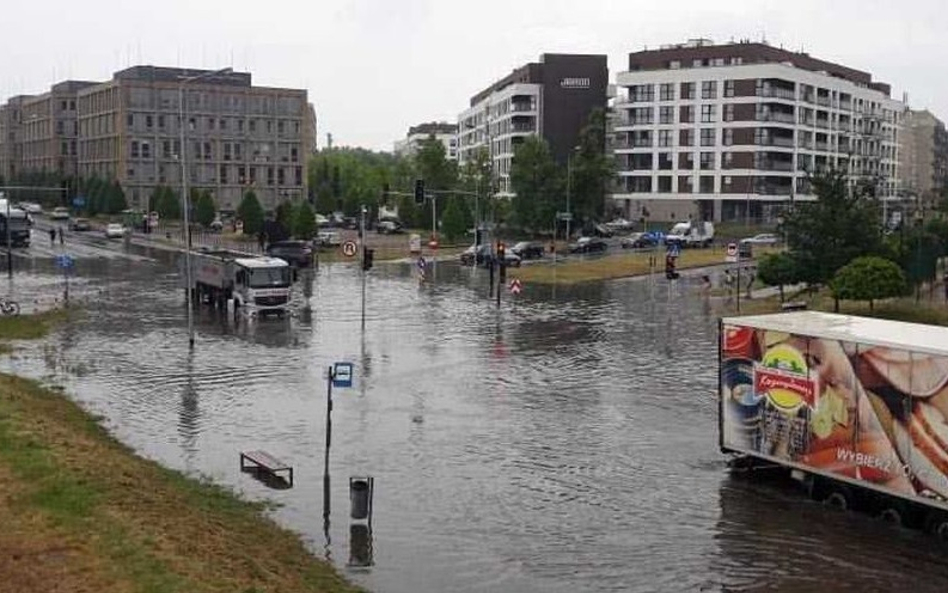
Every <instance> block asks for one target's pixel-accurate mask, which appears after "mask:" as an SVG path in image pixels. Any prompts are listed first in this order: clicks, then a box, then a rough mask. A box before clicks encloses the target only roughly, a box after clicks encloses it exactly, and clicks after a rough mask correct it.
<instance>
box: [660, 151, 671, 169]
mask: <svg viewBox="0 0 948 593" xmlns="http://www.w3.org/2000/svg"><path fill="white" fill-rule="evenodd" d="M673 165H674V161H673V160H672V153H670V152H660V153H658V169H659V170H660V171H670V170H671V169H672V167H673Z"/></svg>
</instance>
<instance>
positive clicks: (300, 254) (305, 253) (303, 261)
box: [267, 241, 313, 268]
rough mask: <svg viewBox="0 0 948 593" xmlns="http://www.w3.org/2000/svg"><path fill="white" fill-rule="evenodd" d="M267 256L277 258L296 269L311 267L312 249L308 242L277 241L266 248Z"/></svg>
mask: <svg viewBox="0 0 948 593" xmlns="http://www.w3.org/2000/svg"><path fill="white" fill-rule="evenodd" d="M267 255H269V256H270V257H278V258H280V259H282V260H283V261H285V262H286V263H288V264H290V265H291V266H296V267H298V268H308V267H310V266H312V265H313V248H312V246H311V245H310V243H309V241H277V242H276V243H271V244H270V245H269V246H268V247H267Z"/></svg>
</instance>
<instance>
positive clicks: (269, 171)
mask: <svg viewBox="0 0 948 593" xmlns="http://www.w3.org/2000/svg"><path fill="white" fill-rule="evenodd" d="M267 185H273V167H267Z"/></svg>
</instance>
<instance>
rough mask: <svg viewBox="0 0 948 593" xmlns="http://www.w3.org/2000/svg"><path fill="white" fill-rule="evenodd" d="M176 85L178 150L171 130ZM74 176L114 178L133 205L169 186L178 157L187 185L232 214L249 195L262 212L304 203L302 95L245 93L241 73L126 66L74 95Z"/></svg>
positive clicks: (311, 143)
mask: <svg viewBox="0 0 948 593" xmlns="http://www.w3.org/2000/svg"><path fill="white" fill-rule="evenodd" d="M197 76H205V78H201V79H199V80H194V81H193V82H189V83H187V84H186V85H184V96H185V102H184V103H185V104H184V113H185V116H184V117H185V122H186V123H185V128H184V138H185V144H184V146H183V147H182V145H181V138H182V130H181V128H180V127H179V111H180V105H179V93H180V90H181V88H182V81H183V80H185V79H187V78H191V77H197ZM78 107H79V137H80V140H79V174H80V175H81V176H82V177H89V176H91V175H93V174H95V175H98V176H100V177H108V178H113V179H117V180H118V181H119V183H121V185H122V187H123V188H125V193H126V196H127V197H128V201H129V203H130V204H131V205H132V206H133V207H138V208H144V207H146V206H147V203H148V198H149V196H150V195H151V193H152V192H153V191H154V188H155V186H156V185H158V184H162V185H169V186H172V187H179V186H180V184H181V166H180V161H181V158H182V156H183V157H184V159H185V161H186V163H187V175H188V181H189V185H190V187H193V188H196V189H202V190H203V189H207V190H210V191H211V194H212V195H213V196H214V198H215V201H216V203H217V206H218V208H220V209H221V210H235V209H236V208H237V206H238V204H239V203H240V200H241V198H242V196H243V193H244V192H245V191H246V190H248V189H253V190H254V192H255V193H256V194H257V197H258V198H260V200H261V203H263V205H264V208H267V209H272V208H274V207H275V206H276V205H277V203H279V202H280V201H282V200H284V199H290V200H295V199H301V198H303V197H305V196H306V195H307V180H306V174H305V170H306V159H307V157H308V156H309V155H310V154H311V153H312V152H313V150H314V147H315V142H316V138H315V134H312V131H313V130H314V128H315V122H314V121H311V120H312V118H313V111H312V109H311V107H310V106H309V105H308V103H307V100H306V91H305V90H297V89H281V88H266V87H254V86H252V85H251V76H250V73H249V72H230V73H217V74H214V73H212V72H210V71H205V70H191V69H181V68H163V67H157V66H135V67H132V68H128V69H126V70H122V71H120V72H116V73H115V75H114V76H113V78H112V80H110V81H108V82H104V83H101V84H97V85H95V86H91V87H88V88H85V89H82V90H81V91H79V94H78Z"/></svg>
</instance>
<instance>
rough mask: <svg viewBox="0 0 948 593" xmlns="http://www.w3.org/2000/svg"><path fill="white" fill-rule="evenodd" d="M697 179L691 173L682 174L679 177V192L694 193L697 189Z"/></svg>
mask: <svg viewBox="0 0 948 593" xmlns="http://www.w3.org/2000/svg"><path fill="white" fill-rule="evenodd" d="M694 186H695V180H694V179H692V178H691V176H690V175H688V176H685V175H680V176H679V177H678V193H680V194H692V193H694V191H695V187H694Z"/></svg>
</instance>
